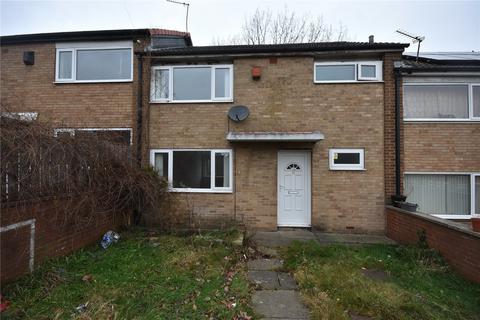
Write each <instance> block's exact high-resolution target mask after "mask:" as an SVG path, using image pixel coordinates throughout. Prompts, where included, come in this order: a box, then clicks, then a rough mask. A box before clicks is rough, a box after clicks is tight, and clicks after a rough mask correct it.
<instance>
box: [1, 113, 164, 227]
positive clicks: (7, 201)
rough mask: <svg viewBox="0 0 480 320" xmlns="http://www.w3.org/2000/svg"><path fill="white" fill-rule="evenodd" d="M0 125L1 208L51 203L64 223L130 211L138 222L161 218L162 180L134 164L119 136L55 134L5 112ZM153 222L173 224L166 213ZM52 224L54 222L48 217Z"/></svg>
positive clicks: (39, 125) (123, 213) (130, 147)
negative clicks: (41, 202)
mask: <svg viewBox="0 0 480 320" xmlns="http://www.w3.org/2000/svg"><path fill="white" fill-rule="evenodd" d="M0 121H1V122H0V125H1V134H0V143H1V148H0V149H1V150H0V151H1V167H0V175H1V186H0V189H1V201H2V206H8V207H12V206H21V205H23V204H25V203H26V202H31V201H39V200H45V199H49V200H53V201H52V203H55V205H54V208H55V213H54V214H55V218H61V219H60V220H61V221H63V222H64V223H67V222H68V223H72V222H74V223H75V222H80V221H78V220H79V219H82V220H84V222H85V220H88V222H90V223H92V222H95V220H99V221H100V220H101V219H103V218H105V217H106V216H108V215H112V214H114V215H119V214H122V215H130V214H131V213H132V212H134V213H136V219H137V222H138V221H140V220H141V219H144V218H145V216H146V215H149V214H150V215H159V214H160V215H161V214H162V213H161V212H160V211H161V210H162V209H163V208H165V206H166V204H167V202H168V199H167V198H168V193H167V192H166V191H167V182H166V181H165V180H164V179H163V178H161V177H159V176H158V175H157V174H156V172H155V171H154V170H153V169H150V168H141V167H140V166H138V165H137V163H136V161H135V160H134V157H133V155H132V146H131V145H130V143H129V142H127V143H125V139H124V137H121V136H118V135H115V134H114V132H109V134H108V135H106V134H105V132H95V131H85V132H74V134H72V133H71V132H68V133H62V132H59V133H58V132H57V134H54V129H53V128H52V127H50V126H49V125H48V123H45V122H39V121H24V120H22V119H18V118H14V117H11V116H9V114H8V113H5V112H3V113H2V116H1V117H0ZM165 210H166V209H165ZM51 214H53V213H51ZM158 220H159V221H161V222H162V223H163V224H165V225H167V224H169V223H173V222H172V221H170V219H168V217H167V216H166V215H165V217H163V218H162V219H158ZM52 221H57V223H58V219H56V220H54V219H53V215H52Z"/></svg>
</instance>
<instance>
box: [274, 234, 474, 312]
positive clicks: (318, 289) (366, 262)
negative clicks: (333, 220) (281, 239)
mask: <svg viewBox="0 0 480 320" xmlns="http://www.w3.org/2000/svg"><path fill="white" fill-rule="evenodd" d="M282 254H283V257H284V259H285V263H284V266H285V267H286V268H287V269H288V270H289V271H291V272H293V273H294V276H295V279H296V280H297V281H298V282H299V286H300V291H301V294H302V296H303V298H304V301H305V303H306V304H307V305H308V306H309V308H310V309H311V311H312V318H313V319H350V318H353V319H355V318H356V319H415V320H418V319H449V320H453V319H469V320H470V319H480V285H476V284H473V283H470V282H467V281H465V280H463V279H462V278H461V277H460V276H458V275H457V274H455V273H454V272H453V271H452V270H451V269H450V268H449V267H447V265H446V264H445V263H444V262H443V261H442V259H441V258H440V256H439V255H438V254H437V253H435V252H434V251H432V250H429V249H425V248H422V247H421V246H411V247H405V246H388V245H369V246H358V247H346V246H340V245H334V246H321V245H319V244H318V243H314V242H307V243H300V242H295V243H293V244H292V245H291V246H290V247H288V248H287V249H285V251H283V253H282ZM361 316H363V317H365V318H362V317H361Z"/></svg>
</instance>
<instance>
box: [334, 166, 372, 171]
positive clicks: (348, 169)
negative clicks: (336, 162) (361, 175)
mask: <svg viewBox="0 0 480 320" xmlns="http://www.w3.org/2000/svg"><path fill="white" fill-rule="evenodd" d="M329 169H330V171H367V169H365V168H332V167H330V168H329Z"/></svg>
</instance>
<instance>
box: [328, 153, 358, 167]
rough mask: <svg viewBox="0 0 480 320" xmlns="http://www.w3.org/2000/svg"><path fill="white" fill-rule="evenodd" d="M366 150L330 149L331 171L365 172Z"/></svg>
mask: <svg viewBox="0 0 480 320" xmlns="http://www.w3.org/2000/svg"><path fill="white" fill-rule="evenodd" d="M364 151H365V150H364V149H330V151H329V163H330V170H365V161H364Z"/></svg>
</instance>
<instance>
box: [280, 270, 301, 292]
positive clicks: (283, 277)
mask: <svg viewBox="0 0 480 320" xmlns="http://www.w3.org/2000/svg"><path fill="white" fill-rule="evenodd" d="M278 281H279V282H280V288H282V289H284V290H296V289H297V288H298V285H297V282H296V281H295V279H293V277H292V276H291V275H290V274H289V273H286V272H279V273H278Z"/></svg>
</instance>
